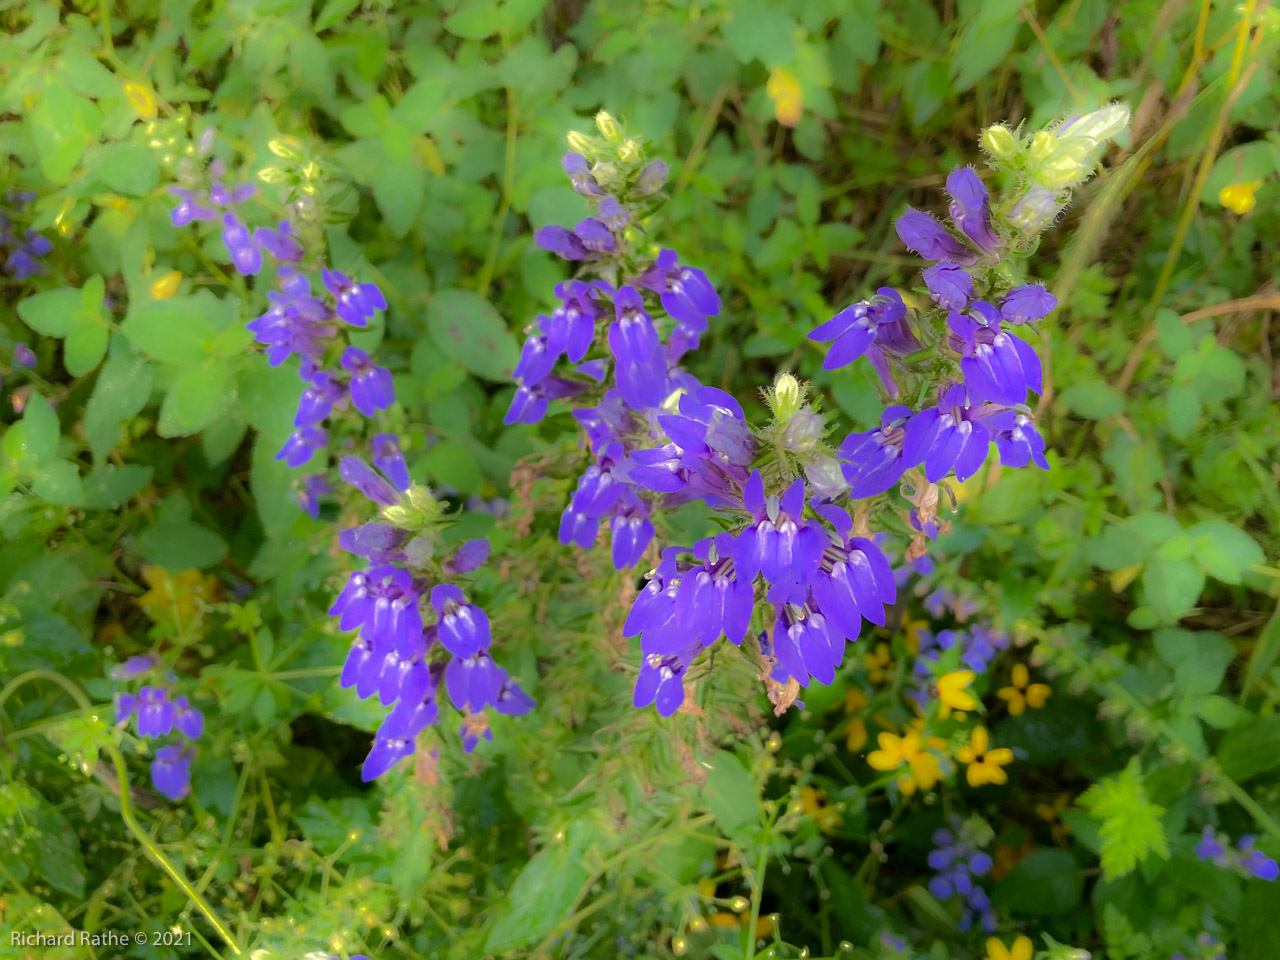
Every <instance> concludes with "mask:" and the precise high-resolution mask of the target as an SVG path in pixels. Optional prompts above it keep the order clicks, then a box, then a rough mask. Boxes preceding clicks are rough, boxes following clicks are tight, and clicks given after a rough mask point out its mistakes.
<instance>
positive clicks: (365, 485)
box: [338, 457, 400, 507]
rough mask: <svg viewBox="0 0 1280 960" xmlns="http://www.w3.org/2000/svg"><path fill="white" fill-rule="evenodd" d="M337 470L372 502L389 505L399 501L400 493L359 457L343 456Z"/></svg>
mask: <svg viewBox="0 0 1280 960" xmlns="http://www.w3.org/2000/svg"><path fill="white" fill-rule="evenodd" d="M338 472H339V474H341V476H342V479H343V480H345V481H347V483H349V484H351V485H352V486H353V487H355V488H356V489H357V490H359V491H360V492H361V493H363V494H364V495H365V496H366V497H368V498H369V499H370V500H372V501H373V502H374V503H380V504H382V506H384V507H390V506H392V505H394V504H397V503H399V502H400V495H399V494H398V493H397V492H396V489H395V487H393V486H391V484H389V483H387V481H386V480H384V479H383V478H382V477H380V476H378V474H377V473H376V472H375V471H374V469H373V467H371V466H369V464H367V463H365V462H364V461H363V460H361V459H360V458H359V457H343V458H342V461H341V463H339V465H338Z"/></svg>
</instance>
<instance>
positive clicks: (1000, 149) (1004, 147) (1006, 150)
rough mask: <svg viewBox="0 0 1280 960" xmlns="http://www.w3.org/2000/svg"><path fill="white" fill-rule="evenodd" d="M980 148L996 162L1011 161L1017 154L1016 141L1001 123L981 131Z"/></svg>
mask: <svg viewBox="0 0 1280 960" xmlns="http://www.w3.org/2000/svg"><path fill="white" fill-rule="evenodd" d="M982 147H983V149H984V150H986V151H987V153H989V154H991V156H993V157H995V158H996V159H997V160H1011V159H1012V158H1013V157H1014V156H1016V155H1017V153H1018V140H1017V138H1016V137H1014V135H1013V131H1012V130H1010V129H1009V128H1008V127H1006V126H1005V125H1004V124H1003V123H994V124H992V125H991V126H989V127H987V129H985V130H983V131H982Z"/></svg>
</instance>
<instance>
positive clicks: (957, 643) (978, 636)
mask: <svg viewBox="0 0 1280 960" xmlns="http://www.w3.org/2000/svg"><path fill="white" fill-rule="evenodd" d="M919 636H920V649H919V650H918V651H917V654H916V662H915V667H914V669H915V673H916V675H917V676H919V677H920V678H922V679H929V678H931V677H932V676H933V674H932V673H931V672H930V669H929V664H930V663H933V662H936V661H937V660H938V659H939V658H940V657H941V656H942V654H943V653H945V652H946V651H947V650H950V649H951V648H952V647H959V649H960V662H961V663H962V664H964V666H965V668H966V669H969V670H972V671H973V672H974V673H986V672H987V668H988V667H990V666H991V661H992V660H994V659H995V658H996V655H997V654H998V653H999V652H1000V651H1001V650H1005V649H1008V647H1009V637H1008V635H1007V634H1004V633H1001V632H1000V631H998V630H995V629H993V628H992V627H991V626H990V625H989V624H988V625H974V626H972V627H970V628H969V629H967V630H961V629H952V630H939V631H938V632H937V633H936V634H935V633H934V632H933V631H931V630H921V631H920V633H919Z"/></svg>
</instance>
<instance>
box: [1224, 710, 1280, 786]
mask: <svg viewBox="0 0 1280 960" xmlns="http://www.w3.org/2000/svg"><path fill="white" fill-rule="evenodd" d="M1217 761H1218V766H1220V767H1221V768H1222V772H1223V773H1224V774H1225V775H1226V776H1228V777H1230V778H1231V779H1232V780H1235V781H1236V782H1237V783H1243V782H1244V781H1246V780H1249V779H1250V778H1252V777H1256V776H1257V775H1258V774H1260V773H1266V772H1267V771H1268V770H1274V769H1275V768H1276V767H1280V715H1277V714H1272V715H1271V716H1269V717H1256V718H1251V719H1250V720H1249V721H1247V722H1245V723H1241V724H1238V725H1236V726H1235V727H1233V728H1232V729H1231V730H1229V731H1228V732H1227V733H1226V734H1225V735H1224V736H1223V738H1222V742H1221V743H1219V744H1218V752H1217Z"/></svg>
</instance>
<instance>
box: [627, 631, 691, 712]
mask: <svg viewBox="0 0 1280 960" xmlns="http://www.w3.org/2000/svg"><path fill="white" fill-rule="evenodd" d="M701 651H702V647H701V646H700V645H698V644H691V645H689V646H688V647H686V648H685V649H684V650H682V651H680V652H678V653H673V654H667V655H665V656H664V655H662V654H657V653H651V654H647V655H645V656H643V657H642V658H641V660H640V675H639V676H638V677H636V689H635V694H634V695H633V696H632V698H631V702H632V704H633V705H634V706H635V707H636V708H637V709H639V708H642V707H647V706H649V704H653V705H654V706H655V707H656V708H657V710H658V716H660V717H669V716H671V715H672V714H674V713H675V712H676V711H677V710H679V709H680V706H681V705H682V704H683V703H684V675H685V672H686V671H687V670H688V669H689V665H690V664H691V663H693V660H694V658H695V657H697V656H698V654H699V653H700V652H701Z"/></svg>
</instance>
